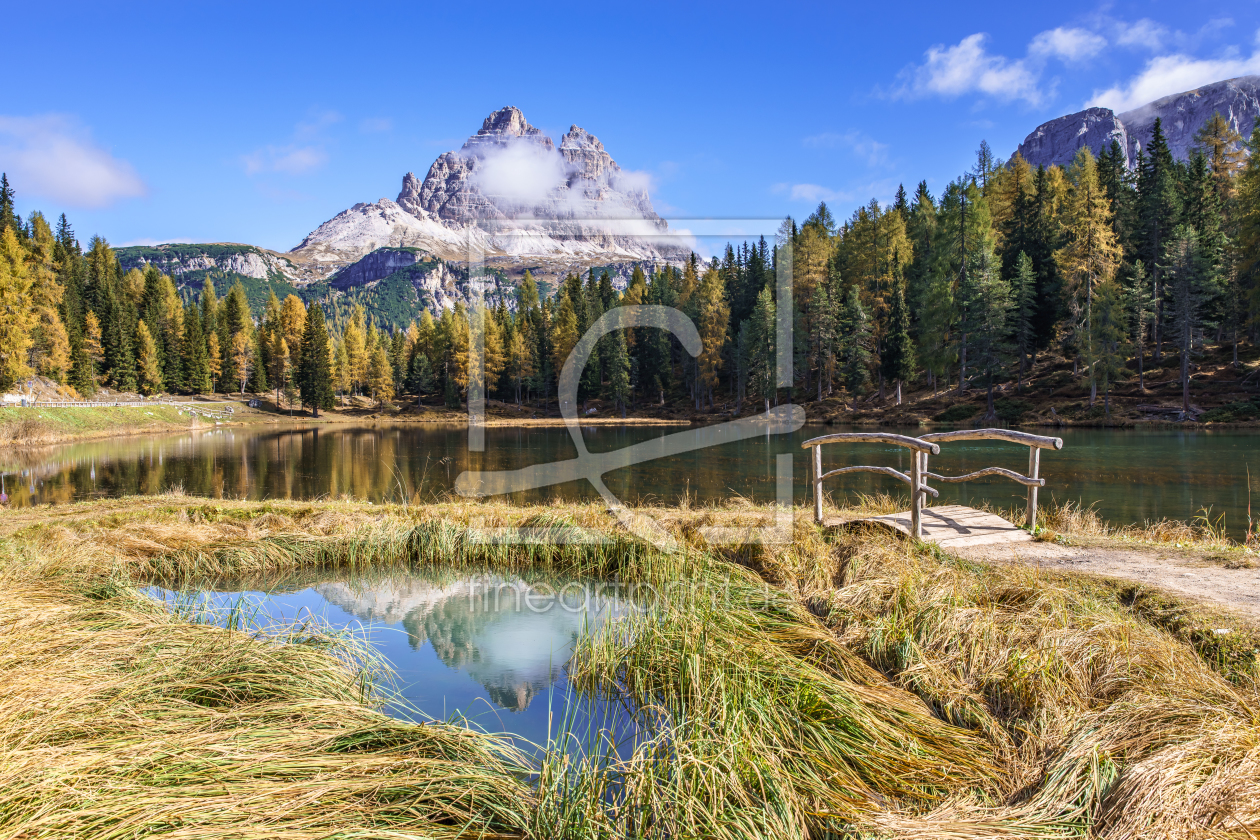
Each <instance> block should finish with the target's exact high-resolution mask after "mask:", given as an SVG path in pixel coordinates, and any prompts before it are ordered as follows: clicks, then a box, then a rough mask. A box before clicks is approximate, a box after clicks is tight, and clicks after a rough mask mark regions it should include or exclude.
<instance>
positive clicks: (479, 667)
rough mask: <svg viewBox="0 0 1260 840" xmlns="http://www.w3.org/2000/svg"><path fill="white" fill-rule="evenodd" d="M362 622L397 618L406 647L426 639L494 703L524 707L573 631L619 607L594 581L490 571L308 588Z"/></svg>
mask: <svg viewBox="0 0 1260 840" xmlns="http://www.w3.org/2000/svg"><path fill="white" fill-rule="evenodd" d="M314 589H315V591H316V592H318V593H319V594H320V595H321V596H322V597H323V598H324V599H325V600H326V601H328V602H329V603H330V604H334V605H336V606H338V607H340V608H342V609H343V610H345V611H347V612H349V613H351V614H353V615H354V616H356V617H357V618H359V619H360V620H362V621H384V622H387V623H390V624H401V625H402V626H403V628H404V629H405V630H406V632H407V636H408V641H409V643H410V645H411V647H412V648H413V649H415V650H419V649H420V648H421V647H423V646H424V644H425V642H428V643H429V644H430V645H432V647H433V650H434V651H435V652H436V653H437V655H438V658H439V659H441V661H442V662H443V664H445V665H446V666H447V667H448V668H452V669H455V670H460V671H463V672H465V673H467V674H468V675H469V676H470V677H472V678H473V679H474V680H476V681H477V682H478V683H480V684H481V685H482V687H484V688H485V689H486V693H487V694H488V695H489V696H490V699H491V700H493V701H494V702H495V703H496V704H498V705H499V706H501V707H502V708H504V709H509V710H511V711H516V712H519V711H523V710H524V709H525V708H526V707H527V706H528V705H529V703H530V701H531V700H532V699H533V698H534V697H535V696H536V695H538V694H539V693H542V692H544V691H546V689H547V686H549V685H550V684H551V683H552V682H554V681H555V680H556V678H557V677H559V676H560V675H561V673H562V671H563V668H564V665H565V663H567V662H568V660H569V656H570V655H571V653H572V651H573V644H574V641H575V640H576V638H577V636H578V634H579V633H582V632H584V631H589V630H593V629H596V628H598V627H599V626H601V625H602V624H603V623H604V622H605V621H607V620H608V619H609V618H610V617H613V616H615V615H618V614H624V612H625V609H624V608H623V605H618V604H617V603H616V602H615V600H610V598H609V596H608V594H607V592H606V588H605V587H604V586H603V585H601V584H597V583H592V584H570V585H569V586H568V587H567V588H566V589H564V590H563V591H562V594H560V595H558V594H557V593H556V592H555V590H553V589H551V588H549V587H544V586H539V587H534V586H530V585H529V584H527V583H525V582H524V581H522V580H519V579H504V578H500V577H496V576H493V575H484V576H476V577H471V578H464V579H461V580H457V581H454V582H452V583H449V584H445V585H439V584H436V583H433V582H431V581H426V580H423V579H421V578H418V577H411V576H399V577H393V578H389V579H387V580H382V581H379V582H377V583H375V584H374V585H373V586H372V587H371V589H363V588H361V587H355V586H353V585H351V584H345V583H325V584H320V585H317V586H315V587H314Z"/></svg>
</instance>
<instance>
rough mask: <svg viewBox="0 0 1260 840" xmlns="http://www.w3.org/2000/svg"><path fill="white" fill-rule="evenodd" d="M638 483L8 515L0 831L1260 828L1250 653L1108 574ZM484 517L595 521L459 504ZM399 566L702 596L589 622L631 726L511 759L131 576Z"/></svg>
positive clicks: (596, 665)
mask: <svg viewBox="0 0 1260 840" xmlns="http://www.w3.org/2000/svg"><path fill="white" fill-rule="evenodd" d="M863 503H864V509H863V511H862V512H864V513H865V512H870V513H877V512H882V509H883V508H885V507H892V506H893V505H895V500H893V499H890V498H881V499H869V500H863ZM652 512H653V513H654V514H655V515H657V517H658V518H659V520H660V521H662V522H663V523H664V525H665V527H666V528H667V529H668V530H669V531H671V533H673V534H674V535H675V537H676V538H677V539H678V540H679V541H680V544H681V545H682V550H681V551H679V552H677V553H675V554H662V553H661V552H659V551H656V550H654V549H651V548H650V547H648V546H644V545H643V544H641V543H639V542H637V541H636V540H633V539H630V538H628V537H627V536H626V535H625V534H624V533H620V532H618V531H617V529H616V528H615V527H614V526H612V525H611V524H610V519H609V517H608V515H607V513H606V511H604V510H603V509H602V507H600V506H598V505H593V504H592V505H565V506H563V507H559V506H551V507H548V506H534V507H528V506H527V507H520V506H511V505H506V504H481V503H471V502H466V501H461V502H444V503H436V504H432V505H424V506H382V505H369V504H360V503H340V502H325V503H299V502H277V503H265V504H262V503H247V502H208V501H206V500H197V499H191V498H187V497H181V496H178V495H171V496H166V497H155V498H144V499H131V500H120V501H115V502H102V503H95V504H87V505H74V506H64V507H59V508H58V509H57V511H56V515H55V516H53V515H51V511H50V512H47V513H48V515H46V516H42V517H41V516H39V515H37V513H31V514H22V516H20V517H17V518H14V519H11V520H9V521H8V523H7V525H6V529H7V531H8V536H7V537H4V538H0V586H3V587H4V588H5V592H6V596H7V597H6V599H5V600H4V602H3V604H0V628H2V629H0V837H7V836H13V837H19V836H20V837H37V836H47V837H59V836H84V837H136V836H189V837H192V836H196V837H248V836H263V835H265V836H276V837H332V836H346V837H350V836H354V837H431V836H438V837H441V836H461V834H462V836H499V835H502V836H520V837H526V836H534V837H630V836H636V837H638V836H642V837H662V838H664V837H669V838H681V837H731V838H735V837H741V838H742V837H776V838H777V837H800V838H805V837H822V836H852V837H858V836H862V837H880V836H887V837H925V838H926V837H1028V836H1038V837H1076V836H1090V837H1100V838H1126V839H1127V838H1143V840H1146V838H1155V837H1159V838H1164V837H1168V838H1182V837H1185V838H1189V837H1238V838H1244V837H1253V836H1257V835H1260V797H1257V796H1256V795H1255V792H1256V791H1257V790H1260V689H1258V680H1257V671H1256V667H1255V658H1254V655H1253V657H1252V659H1251V660H1250V661H1249V663H1244V664H1242V665H1239V664H1238V663H1234V664H1233V665H1232V666H1231V667H1230V668H1228V669H1227V668H1224V667H1222V666H1221V664H1220V663H1218V662H1215V661H1213V659H1212V658H1211V656H1208V655H1205V652H1204V651H1203V650H1201V649H1198V648H1196V646H1195V645H1194V644H1192V643H1190V642H1189V641H1188V640H1187V639H1186V638H1183V637H1182V636H1179V635H1177V634H1176V633H1174V632H1172V631H1170V630H1169V629H1168V628H1167V627H1166V626H1164V625H1161V623H1160V622H1159V621H1154V620H1152V618H1151V615H1150V613H1149V611H1144V610H1142V609H1138V608H1136V607H1135V606H1134V604H1133V603H1131V602H1130V601H1128V600H1126V599H1125V597H1123V594H1122V593H1121V592H1119V591H1118V589H1117V587H1115V586H1114V585H1106V584H1103V583H1100V582H1096V581H1093V580H1089V579H1085V578H1078V577H1075V576H1072V575H1070V574H1064V573H1059V574H1049V573H1043V572H1040V571H1038V570H1036V569H1030V568H1023V567H1017V566H1001V567H998V566H987V565H981V564H977V563H972V562H968V561H964V560H960V559H958V558H954V557H950V556H948V555H945V554H942V553H940V552H939V551H936V550H934V549H932V548H930V547H927V546H914V545H910V544H908V543H907V542H905V541H902V540H900V539H898V538H895V537H892V536H890V535H887V534H884V533H882V532H873V531H854V532H848V533H844V534H840V535H836V536H824V535H823V534H822V532H820V531H819V530H817V529H815V528H814V527H813V526H812V525H810V524H809V521H808V513H807V512H806V511H804V510H796V511H794V512H793V517H794V519H795V526H796V527H795V531H794V534H793V538H792V541H791V543H790V544H786V545H756V544H749V545H741V546H727V547H714V546H709V545H707V544H706V543H705V542H704V538H703V529H704V527H705V526H710V525H724V526H728V527H729V526H735V527H753V526H758V525H766V524H769V523H770V522H771V521H772V519H773V515H774V511H773V510H772V509H769V508H765V507H759V506H756V505H752V504H751V503H747V502H740V503H735V504H732V505H730V506H726V507H716V506H710V507H705V508H693V509H688V508H684V507H675V508H656V509H653V510H652ZM1055 516H1056V517H1058V518H1056V519H1055V520H1054V522H1055V524H1056V525H1057V526H1058V527H1060V528H1063V529H1064V530H1065V531H1066V530H1068V528H1069V527H1071V528H1075V529H1078V530H1075V531H1072V533H1084V532H1087V531H1088V530H1089V529H1091V528H1093V529H1098V528H1100V527H1101V528H1105V527H1106V526H1105V525H1102V526H1100V525H1098V524H1095V522H1094V521H1093V520H1091V519H1090V518H1089V516H1088V515H1086V514H1082V513H1081V512H1079V511H1078V510H1068V511H1056V512H1055ZM1071 517H1076V518H1075V519H1072V518H1071ZM503 526H526V527H531V528H535V529H552V530H556V531H572V530H573V529H589V530H591V531H595V532H598V533H602V534H606V535H609V536H610V537H611V542H610V543H607V544H604V545H595V546H592V545H568V546H545V545H544V546H510V545H499V544H493V543H486V542H481V541H478V540H477V539H476V538H474V536H473V535H472V532H473V531H475V529H478V528H485V527H503ZM1106 533H1113V532H1106ZM1100 538H1101V537H1100ZM399 563H402V564H411V565H414V564H424V565H431V566H441V567H443V568H448V569H452V570H460V569H475V568H486V567H491V568H495V569H498V570H501V571H510V570H518V571H519V570H527V569H533V570H542V569H547V570H551V571H555V572H558V573H561V574H568V575H574V576H595V577H605V578H610V577H613V576H616V577H617V578H618V579H619V580H622V581H625V582H637V583H640V584H644V585H651V586H654V587H656V588H657V589H658V590H659V589H660V588H661V587H662V586H663V585H664V584H667V583H668V582H670V581H684V582H685V583H686V584H687V588H686V591H687V592H688V593H689V594H690V596H691V597H688V598H686V599H681V600H680V599H673V600H664V601H661V602H659V603H655V604H654V608H653V610H652V611H651V612H650V613H649V615H648V616H647V617H646V618H645V619H642V620H639V621H637V622H634V623H631V624H629V625H626V624H615V625H612V626H610V627H609V628H608V629H607V630H606V631H605V632H603V633H601V634H598V635H596V636H593V637H591V638H589V639H587V640H584V641H583V642H582V643H581V644H580V645H579V649H578V654H577V656H576V657H575V659H574V661H573V662H572V663H571V664H570V668H571V670H572V673H573V676H574V678H575V679H576V680H577V681H578V682H579V684H581V685H585V686H587V687H589V688H599V689H600V690H603V691H605V692H609V693H612V694H614V695H615V696H621V697H623V698H625V699H626V700H627V701H628V702H629V703H630V704H631V706H632V708H635V709H637V710H638V713H639V714H640V716H641V720H642V723H643V724H644V727H645V728H644V734H645V737H644V738H643V739H642V742H641V743H640V744H639V746H638V747H637V748H636V750H635V751H634V753H633V755H631V756H630V757H628V758H627V759H626V760H624V761H610V760H608V759H606V758H605V759H597V758H595V757H587V758H585V759H583V758H580V757H579V758H574V757H572V756H564V755H559V754H557V755H553V756H552V757H551V758H549V759H548V760H547V761H545V762H544V764H543V765H542V766H541V767H540V768H538V769H537V771H538V772H537V775H536V776H526V775H524V774H523V773H522V770H521V768H520V766H519V765H521V764H523V762H524V759H523V758H522V757H520V756H519V755H517V754H515V753H514V752H513V751H512V750H511V749H509V748H507V747H505V746H503V744H502V743H500V742H498V741H496V740H495V739H493V738H489V737H487V736H484V735H479V734H476V733H470V732H467V731H465V730H461V729H458V728H456V727H450V726H444V725H435V726H423V727H412V726H409V725H405V724H400V723H396V722H392V721H390V720H388V719H387V718H385V717H384V716H383V715H381V714H380V713H379V712H376V711H374V710H373V709H372V708H371V704H372V702H373V700H374V696H373V694H372V691H371V688H372V686H371V683H370V682H368V681H365V679H364V673H365V672H364V671H363V670H362V668H361V666H362V665H364V664H365V663H367V664H369V665H370V664H371V663H370V661H369V660H370V656H368V654H367V652H366V651H364V650H363V649H362V648H361V647H357V646H356V645H355V644H354V643H353V642H352V641H350V640H347V639H344V638H339V637H337V636H335V635H329V634H326V633H322V632H315V631H312V630H310V628H307V629H305V630H303V631H302V633H301V634H300V635H297V636H294V635H292V631H286V630H284V629H282V628H280V629H272V630H271V631H269V632H268V633H264V634H262V635H258V634H247V633H240V632H229V631H227V630H224V629H221V628H217V627H213V626H206V625H193V624H187V623H184V622H181V621H179V620H177V619H175V618H173V617H171V616H169V615H167V614H166V613H164V612H162V611H161V610H160V609H159V608H157V607H155V606H154V605H153V604H151V603H149V602H147V601H145V600H144V599H143V598H140V597H138V596H137V595H136V594H135V591H134V589H133V587H132V584H133V582H134V581H136V580H139V579H142V578H147V577H152V576H162V577H166V578H185V579H194V578H197V577H201V578H206V577H212V576H219V577H222V576H231V575H235V576H240V575H268V574H269V575H274V574H276V573H277V572H292V573H294V574H307V573H315V572H319V573H321V574H343V575H344V574H348V573H350V572H351V570H360V571H363V570H370V569H379V568H382V567H387V566H389V565H390V564H399ZM286 634H287V635H286ZM1253 654H1254V652H1253ZM356 832H359V833H356Z"/></svg>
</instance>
